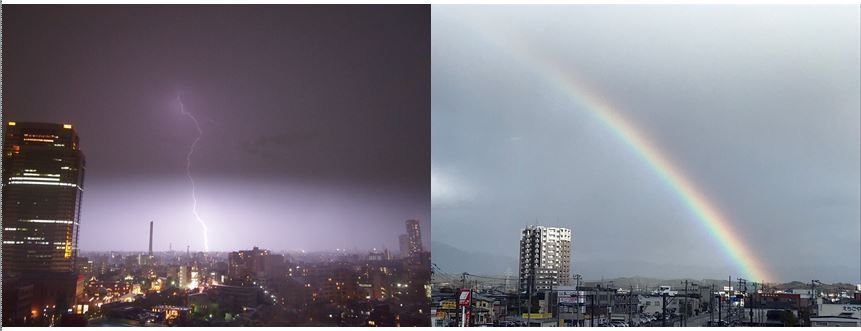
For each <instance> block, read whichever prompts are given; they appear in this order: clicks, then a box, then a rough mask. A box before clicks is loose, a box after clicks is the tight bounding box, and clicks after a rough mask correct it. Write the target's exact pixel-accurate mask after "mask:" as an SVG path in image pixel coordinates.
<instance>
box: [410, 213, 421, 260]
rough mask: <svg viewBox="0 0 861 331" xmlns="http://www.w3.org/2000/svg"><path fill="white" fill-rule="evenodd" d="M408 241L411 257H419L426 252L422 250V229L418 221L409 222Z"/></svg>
mask: <svg viewBox="0 0 861 331" xmlns="http://www.w3.org/2000/svg"><path fill="white" fill-rule="evenodd" d="M406 226H407V239H408V244H409V256H410V257H418V256H420V255H421V253H422V252H423V251H424V249H423V248H422V229H421V226H420V225H419V221H418V220H407V222H406Z"/></svg>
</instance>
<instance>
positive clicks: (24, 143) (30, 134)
mask: <svg viewBox="0 0 861 331" xmlns="http://www.w3.org/2000/svg"><path fill="white" fill-rule="evenodd" d="M84 167H85V163H84V154H83V153H82V152H81V150H80V148H79V144H78V135H77V133H76V132H75V129H74V128H73V127H72V125H69V124H49V123H23V122H17V123H16V122H7V123H6V125H5V130H4V133H3V202H2V205H3V212H2V214H3V216H2V217H3V276H4V278H6V277H17V278H18V279H20V281H22V282H25V283H30V284H33V298H32V302H33V307H37V306H39V307H44V306H45V305H52V306H53V305H57V304H59V305H69V306H70V305H71V304H73V303H74V302H73V300H74V294H75V286H76V285H75V283H76V279H77V275H76V270H75V258H76V256H77V250H78V230H79V222H80V213H81V198H82V195H83V190H84V186H83V183H84ZM37 310H39V311H41V309H37Z"/></svg>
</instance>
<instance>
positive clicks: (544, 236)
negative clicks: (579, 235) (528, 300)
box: [520, 225, 571, 291]
mask: <svg viewBox="0 0 861 331" xmlns="http://www.w3.org/2000/svg"><path fill="white" fill-rule="evenodd" d="M570 277H571V229H567V228H554V227H545V226H532V225H530V226H528V227H526V228H525V229H523V230H522V231H521V233H520V289H521V291H526V290H529V289H531V290H538V291H540V290H549V289H550V288H551V287H553V286H559V285H568V284H569V278H570Z"/></svg>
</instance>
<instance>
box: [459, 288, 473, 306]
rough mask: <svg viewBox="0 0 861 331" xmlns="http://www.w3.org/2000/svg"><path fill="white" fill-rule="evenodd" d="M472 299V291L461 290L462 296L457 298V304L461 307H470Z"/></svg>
mask: <svg viewBox="0 0 861 331" xmlns="http://www.w3.org/2000/svg"><path fill="white" fill-rule="evenodd" d="M470 299H472V291H470V290H460V295H458V298H457V304H458V305H461V306H469V301H470Z"/></svg>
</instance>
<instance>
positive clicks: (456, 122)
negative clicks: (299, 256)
mask: <svg viewBox="0 0 861 331" xmlns="http://www.w3.org/2000/svg"><path fill="white" fill-rule="evenodd" d="M859 30H861V29H859V12H858V10H857V7H855V6H848V7H847V6H843V7H841V6H823V7H816V6H807V7H765V6H568V7H546V6H535V7H528V6H521V7H516V8H514V7H495V8H475V7H473V8H470V7H457V8H455V7H439V8H434V9H433V32H432V35H433V37H432V42H433V46H434V47H433V50H432V52H433V56H432V58H433V63H434V67H433V84H432V85H433V86H432V87H433V91H434V95H433V101H432V102H433V115H432V120H431V121H432V134H433V146H432V153H433V165H432V191H433V193H432V196H433V201H434V205H433V215H434V229H433V234H434V236H433V238H434V241H436V242H439V243H441V244H443V245H449V246H452V247H454V248H456V249H460V250H463V251H474V252H477V253H481V254H492V255H501V256H504V257H508V258H509V259H510V260H512V261H516V256H517V254H518V252H517V249H518V246H517V240H518V233H519V232H518V231H519V229H520V228H522V227H523V226H524V225H526V224H529V223H541V224H545V225H560V226H567V227H571V228H573V231H574V269H575V270H574V271H575V272H578V273H582V274H584V275H585V276H586V277H592V278H598V277H601V276H608V277H612V276H626V275H638V274H639V275H644V276H649V275H652V276H660V277H684V276H687V277H714V278H724V277H726V275H727V274H738V273H739V270H738V269H737V268H736V267H735V265H734V264H733V263H732V261H731V260H729V259H728V258H727V257H726V255H725V253H724V252H723V251H722V249H721V246H720V243H719V242H717V241H715V239H714V238H713V237H712V235H711V234H710V232H709V231H708V230H707V229H705V228H704V227H703V226H701V225H700V224H699V223H698V222H697V221H696V219H695V218H694V216H693V214H692V213H691V212H690V211H689V210H688V209H686V206H685V205H684V204H683V202H682V201H681V200H680V199H679V197H678V196H677V194H676V193H675V192H674V191H673V190H672V189H671V188H670V187H668V186H667V184H666V183H665V182H664V181H662V180H661V179H660V178H659V177H658V176H657V174H656V173H655V172H654V171H653V170H652V169H650V168H649V166H648V165H647V164H646V163H645V162H644V161H643V160H642V159H641V158H639V157H638V156H637V155H636V154H635V153H634V152H633V151H632V150H631V149H630V148H629V147H628V146H626V145H625V144H624V143H623V142H621V141H620V140H619V139H618V137H617V136H615V135H614V134H612V132H611V131H610V130H608V128H607V127H606V126H605V125H603V124H601V123H600V122H598V121H596V119H595V117H594V116H592V115H591V112H590V109H585V108H582V107H580V106H579V105H578V104H577V103H576V101H577V100H576V97H572V96H571V95H568V94H566V93H567V91H565V90H562V89H560V86H559V85H558V84H554V81H552V80H549V79H548V78H547V77H548V76H551V75H550V74H549V73H546V72H541V71H540V70H544V69H542V68H546V66H545V65H544V63H535V62H536V61H547V62H551V61H552V62H556V63H558V64H559V67H558V68H556V69H555V70H563V71H565V72H566V73H568V74H572V75H575V78H576V79H577V80H579V81H582V82H585V83H586V84H587V85H588V86H589V87H590V88H592V89H593V90H595V91H598V92H599V93H601V94H602V95H604V96H605V97H606V98H607V99H608V100H609V101H610V102H611V103H612V104H613V105H614V106H615V108H617V111H618V112H619V114H620V115H622V116H624V117H625V118H627V119H629V121H630V122H631V123H633V124H634V125H635V126H636V127H637V128H638V129H639V130H641V131H642V132H643V133H644V134H645V135H646V136H647V137H648V139H649V140H651V141H652V142H653V143H654V144H655V145H656V146H657V147H658V148H659V149H661V150H662V151H663V152H664V153H665V154H666V155H667V156H668V157H669V158H670V159H671V160H672V162H673V163H674V164H675V165H676V166H677V167H678V168H679V169H681V170H682V171H683V172H684V173H685V174H686V175H687V177H689V178H690V179H691V180H692V181H693V182H694V184H695V185H696V186H697V187H699V188H700V189H701V190H702V191H703V193H704V194H705V195H706V197H707V198H708V199H709V201H710V202H711V203H713V204H714V205H715V206H716V208H717V209H719V210H721V211H722V212H723V213H724V214H725V216H726V217H727V218H728V219H729V220H730V222H731V223H732V225H733V227H734V228H736V229H737V230H738V236H739V237H740V239H741V240H742V241H743V242H745V243H746V244H747V245H748V246H749V247H750V248H751V249H752V250H753V252H754V253H755V254H756V255H757V256H759V257H760V258H761V259H762V260H763V262H764V263H765V264H766V266H765V268H766V269H768V270H771V271H773V273H775V274H776V275H777V276H778V277H781V278H782V279H781V280H792V279H796V280H798V279H812V278H811V277H813V278H817V279H825V278H827V279H829V280H832V281H834V280H839V281H850V282H858V281H859V280H861V279H859V277H861V188H859V182H861V173H860V172H861V170H859V168H861V128H859V125H861V124H859V122H861V115H859V114H861V110H859V108H861V96H860V95H859V93H861V92H859V91H861V68H859V66H861V65H859V62H861V61H859V59H861V55H859V38H861V36H859ZM524 53H530V54H539V56H534V57H524V56H523V54H524ZM467 220H468V221H467ZM475 232H481V233H485V234H486V236H487V237H490V238H495V239H494V240H489V241H476V240H472V239H473V238H472V237H471V236H470V235H469V234H471V233H475ZM441 258H443V257H442V256H440V255H439V254H438V255H435V256H434V259H435V263H438V264H441V265H442V264H444V263H446V262H451V261H441V260H439V259H441ZM453 258H454V259H457V257H456V256H455V257H453ZM514 263H516V262H514ZM668 265H672V266H673V267H672V268H669V267H667V266H668ZM509 267H511V268H515V270H516V265H513V264H512V265H504V266H497V267H496V268H495V269H493V270H487V272H494V273H498V274H501V273H502V272H504V271H505V270H506V268H509ZM684 270H687V274H679V272H683V271H684ZM448 271H449V272H460V271H461V270H448Z"/></svg>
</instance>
